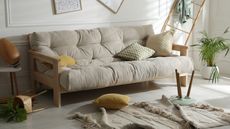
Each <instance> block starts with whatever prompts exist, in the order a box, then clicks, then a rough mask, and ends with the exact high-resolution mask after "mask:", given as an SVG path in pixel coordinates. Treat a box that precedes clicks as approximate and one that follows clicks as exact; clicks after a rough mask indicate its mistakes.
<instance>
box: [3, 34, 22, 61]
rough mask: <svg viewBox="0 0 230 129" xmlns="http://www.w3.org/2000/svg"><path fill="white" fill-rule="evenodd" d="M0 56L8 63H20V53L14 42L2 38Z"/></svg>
mask: <svg viewBox="0 0 230 129" xmlns="http://www.w3.org/2000/svg"><path fill="white" fill-rule="evenodd" d="M0 58H1V59H3V61H4V62H5V63H7V64H10V65H16V64H18V63H19V60H20V53H19V51H18V49H17V48H16V46H15V45H14V44H12V43H11V42H10V41H9V40H7V39H5V38H2V39H0Z"/></svg>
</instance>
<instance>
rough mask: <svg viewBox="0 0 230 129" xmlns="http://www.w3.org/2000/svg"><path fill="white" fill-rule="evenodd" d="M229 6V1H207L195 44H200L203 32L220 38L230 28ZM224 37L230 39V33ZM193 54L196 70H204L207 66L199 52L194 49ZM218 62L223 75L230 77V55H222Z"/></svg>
mask: <svg viewBox="0 0 230 129" xmlns="http://www.w3.org/2000/svg"><path fill="white" fill-rule="evenodd" d="M229 5H230V1H229V0H206V4H205V8H204V10H203V12H202V14H201V17H200V18H199V21H198V24H197V25H196V29H195V31H194V34H193V43H198V40H199V39H200V36H201V34H200V32H201V31H204V30H205V31H207V32H208V34H209V35H210V36H220V35H221V34H222V33H223V32H224V30H225V29H226V28H227V27H228V26H230V13H229V12H230V8H229ZM224 37H225V38H228V39H230V33H228V34H227V35H225V36H224ZM192 54H193V60H194V62H195V63H194V64H195V67H196V69H197V70H200V69H202V67H203V66H204V65H205V64H203V63H202V62H201V61H200V56H199V50H198V49H195V48H194V49H193V51H192ZM217 62H218V63H217V65H218V66H219V67H220V72H221V75H224V76H230V69H229V66H230V55H228V56H226V57H224V53H221V54H220V55H218V56H217Z"/></svg>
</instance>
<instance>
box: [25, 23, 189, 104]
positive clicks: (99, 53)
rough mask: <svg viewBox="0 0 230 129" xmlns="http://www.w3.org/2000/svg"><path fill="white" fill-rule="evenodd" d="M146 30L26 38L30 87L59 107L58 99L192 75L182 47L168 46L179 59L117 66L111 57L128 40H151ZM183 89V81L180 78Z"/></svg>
mask: <svg viewBox="0 0 230 129" xmlns="http://www.w3.org/2000/svg"><path fill="white" fill-rule="evenodd" d="M153 34H154V33H153V27H152V26H151V25H144V26H135V27H108V28H97V29H91V30H66V31H53V32H34V33H32V34H30V35H29V40H30V47H31V50H30V55H31V58H30V60H31V69H32V83H33V85H35V84H36V83H38V82H39V83H42V84H44V85H46V86H48V87H50V88H52V89H53V93H54V94H53V96H54V98H53V99H54V104H55V105H56V106H60V105H61V94H62V93H67V92H73V91H81V90H89V89H97V88H104V87H109V86H116V85H122V84H130V83H137V82H144V81H150V80H153V79H154V78H162V77H172V76H174V74H175V73H174V71H175V69H178V70H179V71H181V72H190V71H192V70H193V64H192V61H191V59H190V58H189V57H187V56H186V55H187V46H182V45H176V44H174V45H173V49H174V50H177V51H180V54H181V56H171V57H156V58H148V59H146V60H140V61H122V60H121V59H119V58H115V55H116V54H117V53H118V52H120V51H121V50H123V49H124V48H125V47H126V46H128V45H130V44H131V43H132V42H131V41H133V40H142V41H144V44H142V45H145V41H146V39H147V38H148V36H149V35H153ZM60 55H68V56H71V57H73V58H74V59H75V60H76V61H77V64H76V65H74V66H71V67H68V68H61V67H59V65H58V62H59V60H58V56H60ZM181 78H182V84H184V85H185V83H186V77H185V76H183V77H181Z"/></svg>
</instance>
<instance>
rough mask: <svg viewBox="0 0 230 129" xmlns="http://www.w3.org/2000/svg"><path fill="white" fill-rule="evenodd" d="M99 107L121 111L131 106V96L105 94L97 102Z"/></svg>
mask: <svg viewBox="0 0 230 129" xmlns="http://www.w3.org/2000/svg"><path fill="white" fill-rule="evenodd" d="M95 103H96V104H97V105H98V106H99V107H104V108H107V109H121V108H123V107H125V106H128V104H129V96H127V95H121V94H113V93H112V94H105V95H102V96H100V97H99V98H97V99H96V100H95Z"/></svg>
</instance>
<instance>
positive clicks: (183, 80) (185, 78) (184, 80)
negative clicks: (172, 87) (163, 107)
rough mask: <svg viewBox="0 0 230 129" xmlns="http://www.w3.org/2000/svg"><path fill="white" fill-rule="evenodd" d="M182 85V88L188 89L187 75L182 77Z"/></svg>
mask: <svg viewBox="0 0 230 129" xmlns="http://www.w3.org/2000/svg"><path fill="white" fill-rule="evenodd" d="M180 81H181V82H180V83H181V86H183V87H186V83H187V75H185V76H181V77H180Z"/></svg>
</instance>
